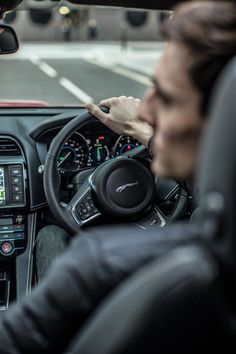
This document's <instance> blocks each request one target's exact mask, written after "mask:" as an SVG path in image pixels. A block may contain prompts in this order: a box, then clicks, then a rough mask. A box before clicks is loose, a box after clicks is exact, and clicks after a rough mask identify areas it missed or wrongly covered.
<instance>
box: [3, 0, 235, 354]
mask: <svg viewBox="0 0 236 354" xmlns="http://www.w3.org/2000/svg"><path fill="white" fill-rule="evenodd" d="M163 32H164V36H165V38H166V40H168V42H169V43H168V45H167V47H166V49H165V52H164V54H163V57H162V59H161V61H160V62H159V64H158V66H157V68H156V70H155V75H154V79H153V86H152V87H151V88H150V89H149V91H148V93H147V94H146V96H145V98H144V100H143V101H142V103H140V102H139V101H137V100H135V99H133V98H126V97H121V98H113V99H111V100H106V101H105V102H102V103H101V104H102V105H106V106H108V107H109V108H110V113H109V114H104V113H102V112H101V111H100V109H99V107H96V106H91V105H90V106H88V109H89V110H90V112H91V113H93V114H94V115H96V116H97V117H98V118H99V119H100V120H101V121H102V122H103V123H105V124H107V125H108V126H109V127H112V128H113V129H114V130H116V131H117V129H120V130H119V133H125V134H131V132H133V133H132V134H133V136H135V137H136V138H138V137H139V136H138V134H140V137H139V140H141V141H142V142H144V143H146V144H147V142H148V141H149V140H150V137H151V136H152V128H151V126H153V127H154V129H155V133H154V138H153V154H154V159H153V162H152V170H153V172H154V173H155V174H158V175H160V176H163V177H171V178H176V179H177V178H178V179H182V180H186V179H191V180H194V174H195V170H196V164H197V157H198V149H199V144H200V139H201V133H202V130H203V129H204V126H205V125H206V124H207V123H206V118H207V108H208V105H209V97H210V94H211V91H212V88H213V85H214V83H215V81H216V79H217V77H218V76H219V74H220V73H221V71H222V69H223V68H224V67H225V65H226V64H227V63H228V62H229V60H230V59H231V58H232V57H233V56H235V54H236V6H235V5H234V4H232V3H230V2H225V1H220V2H217V3H215V2H210V1H206V2H192V3H186V4H184V5H181V6H179V7H177V9H176V12H175V15H174V16H173V17H172V19H171V21H170V22H168V23H167V24H166V25H165V27H164V30H163ZM120 112H122V114H121V115H120V116H119V114H120ZM136 112H138V113H136ZM137 116H138V117H140V118H138V117H137ZM118 117H119V118H118ZM126 117H127V118H129V120H127V121H126V119H125V118H126ZM122 119H123V120H122ZM120 122H121V123H120ZM122 122H123V123H122ZM120 126H121V128H119V127H120ZM122 126H123V128H122ZM142 139H143V140H142ZM145 141H146V142H145ZM45 237H46V235H45ZM56 237H57V233H56ZM199 239H200V235H199V227H198V225H197V224H195V223H193V224H191V223H188V224H187V223H186V224H185V225H183V224H179V225H178V224H175V225H171V226H167V227H165V228H162V229H161V228H152V229H149V230H145V231H144V230H141V229H138V228H137V227H135V226H133V227H132V226H128V227H121V226H119V227H112V228H111V227H108V228H104V227H102V228H92V229H87V230H86V231H84V232H82V233H81V234H80V235H79V236H78V237H77V238H75V239H74V241H73V243H72V244H71V246H70V247H69V248H68V250H67V251H66V252H65V253H64V255H63V256H62V257H59V258H58V259H57V261H56V262H55V264H54V266H53V267H52V270H51V271H50V272H49V274H48V276H47V277H45V279H44V280H43V281H42V282H40V283H39V285H38V286H37V287H35V289H34V290H33V292H32V293H31V294H30V296H28V297H27V298H25V299H24V300H23V301H21V302H19V303H18V304H16V305H14V306H12V307H11V308H10V310H9V311H7V312H6V313H5V314H4V315H3V316H2V318H1V321H0V352H3V353H6V354H8V353H22V354H23V353H24V354H28V353H29V354H34V353H52V352H56V353H61V352H63V351H64V349H65V348H66V347H67V345H68V343H69V342H70V340H71V338H72V336H73V335H74V334H75V333H76V331H78V328H79V327H80V326H81V325H82V324H83V323H84V321H85V319H86V318H87V317H88V316H89V314H90V313H91V312H92V311H93V310H94V309H95V308H96V306H97V305H98V304H99V303H100V302H101V301H102V299H104V297H105V296H106V295H107V294H108V293H109V292H111V290H112V289H114V287H116V286H117V285H118V284H119V283H121V281H122V280H124V279H125V278H127V277H128V276H129V275H130V274H132V273H134V272H135V271H136V270H137V269H139V268H140V267H142V266H143V265H144V264H147V263H149V262H151V261H152V260H153V259H155V258H156V257H158V256H159V255H162V254H165V253H167V252H168V251H169V250H171V249H173V248H174V247H176V246H179V245H183V244H189V243H190V242H193V241H194V240H199Z"/></svg>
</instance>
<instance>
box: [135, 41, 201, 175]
mask: <svg viewBox="0 0 236 354" xmlns="http://www.w3.org/2000/svg"><path fill="white" fill-rule="evenodd" d="M191 60H192V56H191V53H190V52H189V51H188V49H187V48H186V47H185V46H184V45H182V44H179V43H175V42H170V43H169V44H168V46H167V47H166V49H165V52H164V54H163V56H162V58H161V59H160V61H159V63H158V65H157V67H156V70H155V75H154V78H153V87H152V88H150V89H149V90H148V92H147V94H146V96H145V98H144V100H143V103H142V104H141V107H140V111H139V115H140V117H141V118H142V119H144V120H146V121H148V122H149V123H150V124H151V125H154V126H155V136H154V144H153V152H154V156H155V157H154V159H153V162H152V170H153V172H154V173H155V174H157V175H159V176H161V177H169V178H176V179H181V180H184V179H191V178H192V177H193V176H194V171H195V166H196V160H197V153H198V146H199V141H200V136H201V130H202V126H203V122H202V118H203V117H202V116H201V114H200V103H201V95H200V93H199V92H198V90H197V88H196V87H195V86H194V84H193V83H192V82H191V78H190V76H189V73H188V68H189V65H190V63H191Z"/></svg>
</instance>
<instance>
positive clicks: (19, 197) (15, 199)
mask: <svg viewBox="0 0 236 354" xmlns="http://www.w3.org/2000/svg"><path fill="white" fill-rule="evenodd" d="M12 200H13V202H16V203H22V202H23V193H18V194H16V193H15V194H14V193H13V194H12Z"/></svg>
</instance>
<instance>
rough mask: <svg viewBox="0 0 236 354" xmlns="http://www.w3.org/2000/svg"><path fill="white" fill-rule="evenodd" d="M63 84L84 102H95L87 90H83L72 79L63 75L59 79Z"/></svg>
mask: <svg viewBox="0 0 236 354" xmlns="http://www.w3.org/2000/svg"><path fill="white" fill-rule="evenodd" d="M59 83H60V85H61V86H63V87H64V88H65V89H66V90H67V91H69V92H70V93H71V94H72V95H74V96H75V97H77V98H78V99H79V100H80V101H82V102H83V103H93V98H92V97H91V96H89V95H88V94H87V93H86V92H84V91H82V90H81V89H80V88H79V87H78V86H76V85H75V84H73V82H71V81H70V80H68V79H66V78H65V77H62V78H61V79H60V80H59Z"/></svg>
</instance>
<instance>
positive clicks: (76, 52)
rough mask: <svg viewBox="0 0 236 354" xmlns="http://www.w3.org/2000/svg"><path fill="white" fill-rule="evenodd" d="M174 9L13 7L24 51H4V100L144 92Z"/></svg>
mask: <svg viewBox="0 0 236 354" xmlns="http://www.w3.org/2000/svg"><path fill="white" fill-rule="evenodd" d="M166 16H169V13H167V12H166V13H163V12H157V11H156V12H155V11H147V12H146V11H132V10H127V9H121V8H107V7H96V6H77V5H71V4H70V5H68V3H66V2H65V3H61V5H60V6H58V7H56V8H54V9H28V10H27V11H17V12H11V13H8V15H7V16H6V17H5V22H6V23H9V24H11V25H12V26H13V28H14V29H15V30H16V33H17V35H18V37H19V41H20V49H19V51H18V52H17V53H16V54H13V55H5V56H4V55H2V56H0V67H1V79H2V83H4V85H1V86H0V105H1V106H18V105H23V106H27V105H50V106H64V105H67V106H68V105H69V106H81V105H84V104H86V103H89V102H94V103H99V101H100V100H101V99H104V98H107V97H112V96H120V95H127V96H130V95H132V96H135V97H138V98H142V97H143V95H144V93H145V91H146V89H147V87H148V86H149V85H150V76H151V75H152V73H153V68H154V65H155V63H156V62H157V60H158V57H159V56H160V54H161V52H162V50H163V47H164V43H163V42H162V41H161V39H160V32H159V28H160V23H161V22H162V21H163V19H164V18H165V17H166Z"/></svg>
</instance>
